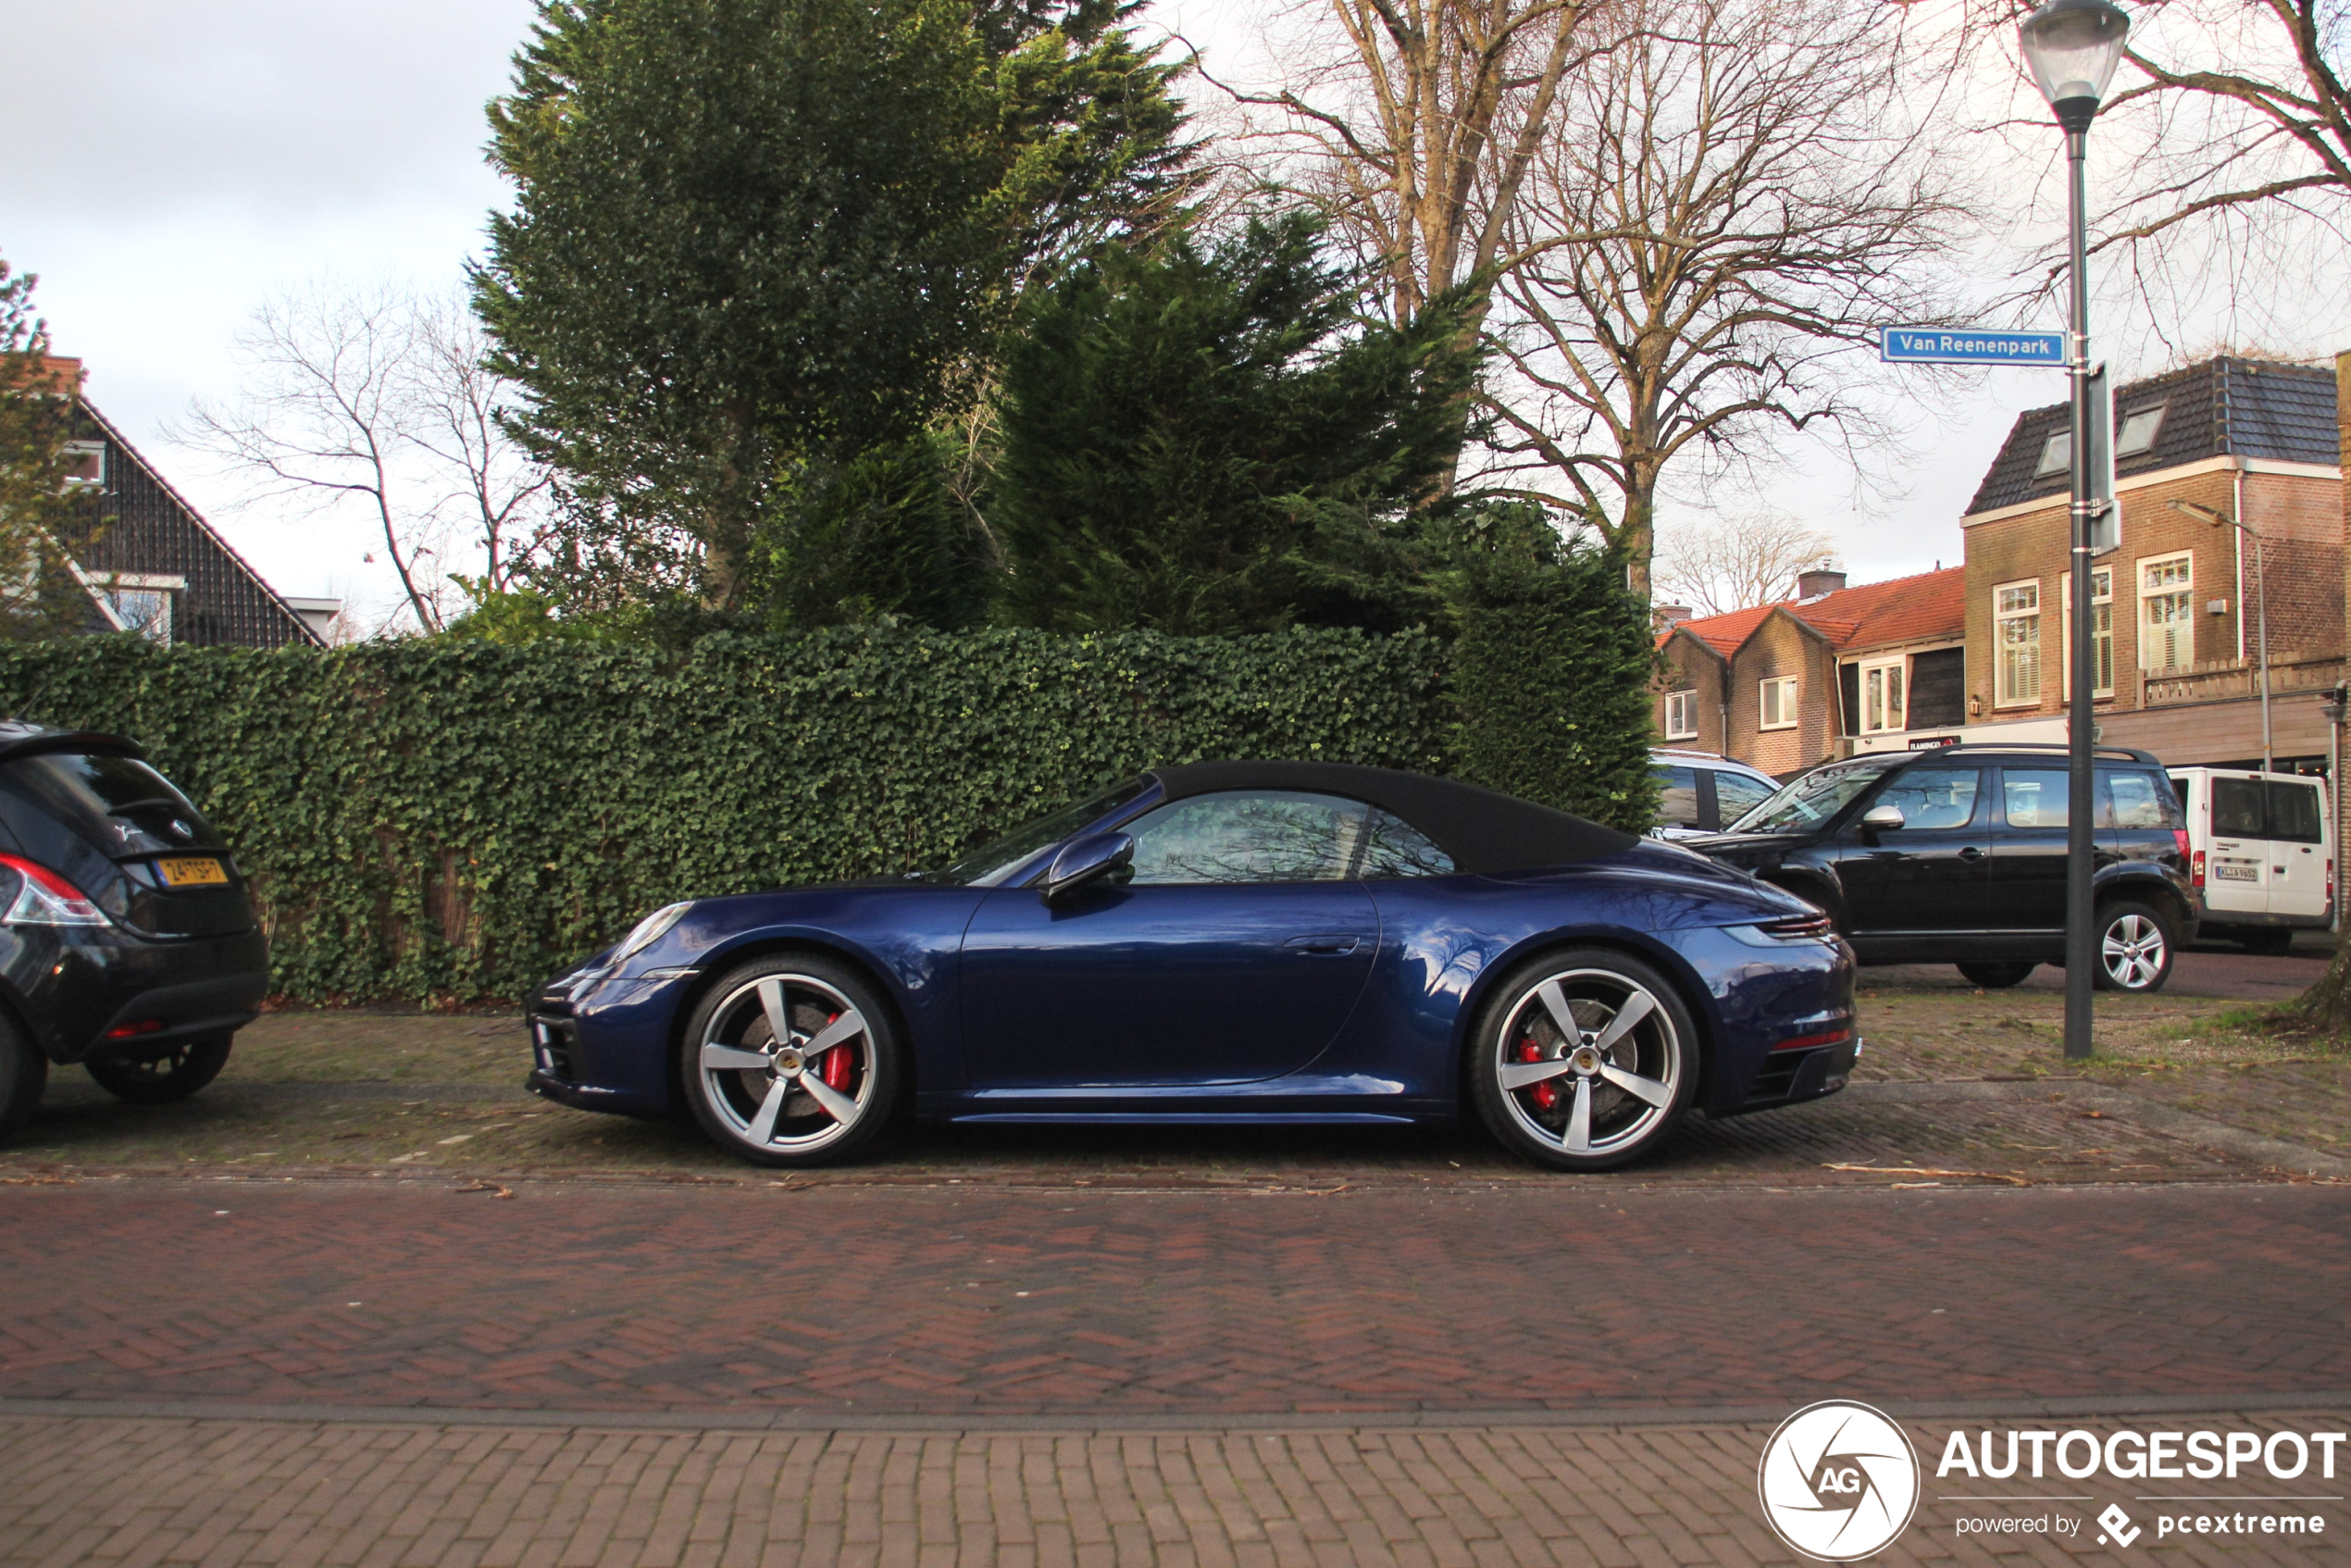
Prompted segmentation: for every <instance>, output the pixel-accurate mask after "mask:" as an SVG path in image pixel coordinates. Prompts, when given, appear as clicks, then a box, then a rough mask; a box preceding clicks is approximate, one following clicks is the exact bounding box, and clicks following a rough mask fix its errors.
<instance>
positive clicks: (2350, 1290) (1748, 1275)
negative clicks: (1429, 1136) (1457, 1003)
mask: <svg viewBox="0 0 2351 1568" xmlns="http://www.w3.org/2000/svg"><path fill="white" fill-rule="evenodd" d="M220 1210H226V1211H227V1213H217V1212H216V1211H220ZM0 1279H6V1281H7V1282H8V1288H7V1292H6V1295H7V1305H8V1310H7V1312H6V1313H5V1314H0V1395H8V1396H16V1397H19V1398H26V1397H31V1398H71V1399H170V1400H237V1401H267V1402H271V1403H280V1404H295V1405H299V1404H303V1403H332V1404H342V1405H367V1404H379V1405H380V1404H394V1405H435V1406H442V1407H476V1408H481V1407H506V1408H552V1409H575V1410H576V1409H598V1408H601V1409H607V1410H628V1411H651V1410H673V1411H690V1412H725V1411H728V1410H730V1409H732V1410H740V1411H745V1412H752V1411H757V1412H776V1411H791V1412H802V1413H803V1414H804V1415H806V1416H808V1417H810V1418H812V1419H813V1420H815V1421H827V1420H832V1419H835V1418H838V1417H840V1416H843V1415H868V1414H875V1413H888V1412H912V1413H928V1414H944V1415H949V1416H952V1417H956V1418H959V1419H971V1420H979V1421H985V1420H988V1419H990V1418H994V1417H999V1416H1003V1415H1009V1414H1014V1413H1022V1412H1043V1413H1048V1414H1058V1415H1064V1416H1075V1415H1078V1414H1085V1415H1087V1416H1088V1418H1094V1419H1100V1418H1103V1417H1106V1416H1113V1415H1122V1414H1123V1415H1146V1414H1164V1415H1176V1416H1184V1415H1191V1416H1200V1415H1203V1414H1205V1415H1210V1416H1213V1417H1214V1418H1216V1419H1219V1420H1223V1419H1226V1418H1228V1417H1231V1416H1233V1415H1237V1414H1240V1413H1246V1412H1259V1413H1264V1414H1280V1413H1283V1412H1356V1413H1359V1414H1362V1415H1365V1416H1370V1415H1373V1414H1375V1413H1376V1412H1410V1411H1417V1412H1442V1411H1462V1410H1473V1411H1482V1412H1492V1411H1500V1410H1511V1409H1515V1410H1520V1411H1527V1412H1540V1411H1543V1410H1574V1411H1586V1412H1587V1411H1590V1410H1593V1409H1595V1408H1607V1407H1611V1406H1614V1407H1618V1408H1625V1407H1641V1408H1654V1407H1662V1406H1673V1405H1707V1406H1716V1405H1721V1404H1723V1403H1726V1402H1752V1403H1778V1404H1786V1405H1794V1404H1797V1403H1802V1402H1806V1401H1809V1400H1813V1399H1817V1398H1821V1397H1823V1396H1827V1395H1844V1396H1847V1397H1854V1398H1862V1399H1870V1398H1877V1399H1882V1400H1973V1399H2015V1398H2026V1397H2030V1398H2046V1399H2064V1398H2091V1397H2106V1396H2158V1395H2159V1396H2171V1397H2180V1398H2209V1399H2212V1400H2229V1399H2233V1398H2250V1397H2254V1396H2257V1395H2289V1396H2290V1395H2316V1394H2319V1393H2321V1392H2325V1393H2330V1394H2331V1393H2332V1392H2334V1391H2337V1390H2345V1389H2351V1337H2347V1336H2346V1335H2345V1301H2346V1300H2351V1188H2339V1187H2313V1186H2283V1185H2267V1186H2248V1185H2237V1186H2229V1187H2208V1188H2195V1187H2165V1188H2121V1189H2114V1188H2074V1189H2067V1188H2032V1189H2026V1190H1983V1189H1962V1188H1934V1189H1927V1190H1916V1191H1887V1190H1875V1191H1859V1190H1841V1191H1821V1190H1814V1191H1809V1192H1803V1193H1796V1194H1784V1193H1773V1192H1770V1191H1694V1190H1691V1189H1687V1188H1682V1189H1653V1190H1647V1191H1643V1190H1638V1189H1631V1190H1620V1191H1617V1192H1613V1193H1611V1192H1608V1191H1605V1190H1599V1189H1595V1188H1574V1189H1562V1190H1554V1191H1543V1190H1537V1189H1527V1188H1499V1189H1490V1190H1477V1189H1466V1190H1465V1189H1461V1188H1453V1189H1443V1190H1432V1191H1413V1190H1410V1189H1399V1188H1375V1189H1372V1190H1368V1191H1363V1192H1339V1193H1337V1194H1335V1195H1331V1196H1314V1195H1311V1194H1306V1193H1299V1192H1288V1193H1280V1194H1274V1195H1266V1196H1260V1195H1249V1194H1233V1195H1211V1194H1199V1193H1139V1192H1138V1193H1125V1194H1104V1193H1095V1192H1084V1191H1074V1190H1070V1189H1067V1188H1059V1189H1054V1188H1043V1189H1019V1188H979V1189H962V1190H959V1189H958V1188H953V1187H935V1188H910V1189H889V1188H811V1189H804V1190H796V1189H792V1188H785V1187H773V1188H761V1189H745V1188H715V1189H699V1190H698V1189H682V1190H681V1189H678V1188H651V1187H636V1188H595V1187H585V1186H563V1185H558V1184H552V1183H551V1184H540V1185H531V1184H526V1185H524V1186H522V1187H520V1188H516V1196H515V1197H514V1198H513V1199H511V1200H505V1199H501V1198H499V1197H496V1196H494V1195H493V1194H492V1193H491V1192H486V1191H464V1190H457V1189H453V1188H450V1187H448V1186H443V1185H438V1184H436V1185H434V1186H431V1187H426V1186H422V1185H409V1184H395V1183H392V1182H389V1181H387V1182H382V1183H377V1184H369V1183H365V1182H358V1183H348V1184H336V1183H324V1182H292V1181H281V1182H251V1183H230V1182H220V1181H186V1182H156V1181H146V1182H131V1181H124V1182H115V1183H105V1182H97V1183H85V1184H82V1185H79V1186H62V1187H31V1188H8V1189H6V1195H5V1201H0Z"/></svg>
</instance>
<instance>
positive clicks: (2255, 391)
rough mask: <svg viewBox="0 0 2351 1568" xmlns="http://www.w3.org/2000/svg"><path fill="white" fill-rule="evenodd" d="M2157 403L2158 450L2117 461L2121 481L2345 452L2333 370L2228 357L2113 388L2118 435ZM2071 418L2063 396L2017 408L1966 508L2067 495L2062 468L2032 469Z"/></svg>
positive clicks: (2321, 459)
mask: <svg viewBox="0 0 2351 1568" xmlns="http://www.w3.org/2000/svg"><path fill="white" fill-rule="evenodd" d="M2158 404H2159V405H2161V407H2162V409H2163V423H2162V424H2161V425H2160V426H2159V427H2158V429H2157V430H2156V437H2155V446H2154V448H2153V450H2151V451H2148V452H2144V453H2140V454H2136V455H2134V456H2130V457H2124V458H2121V460H2119V461H2118V462H2117V463H2116V464H2115V475H2116V477H2117V478H2122V477H2126V476H2128V475H2132V474H2142V473H2147V472H2150V471H2152V470H2154V469H2157V468H2173V467H2179V466H2180V465H2182V464H2183V463H2194V462H2196V461H2198V460H2199V459H2202V458H2206V457H2220V456H2224V455H2226V454H2231V453H2234V454H2238V455H2240V456H2245V457H2261V458H2268V459H2270V460H2273V461H2277V462H2284V463H2324V464H2333V463H2337V462H2340V461H2341V459H2342V449H2341V446H2340V444H2339V440H2340V438H2339V436H2338V434H2337V432H2336V429H2335V422H2334V372H2333V371H2332V370H2320V369H2312V368H2311V367H2307V366H2303V365H2281V364H2276V363H2273V362H2270V361H2267V360H2258V359H2234V358H2230V357H2227V356H2223V357H2221V358H2218V359H2209V360H2207V361H2205V362H2204V363H2203V364H2201V365H2191V366H2189V367H2187V368H2186V369H2184V370H2174V371H2172V372H2171V373H2170V374H2168V375H2163V376H2151V377H2149V378H2148V379H2147V380H2144V381H2133V382H2132V383H2131V384H2130V385H2128V386H2125V387H2123V388H2121V389H2120V390H2119V391H2117V392H2115V394H2114V421H2115V427H2116V433H2117V434H2118V435H2119V434H2120V433H2121V426H2122V424H2123V422H2124V421H2125V420H2127V419H2128V418H2129V417H2131V416H2132V415H2133V414H2135V413H2138V412H2140V411H2141V410H2143V409H2147V408H2153V407H2156V406H2158ZM2069 417H2070V412H2069V409H2068V407H2067V405H2066V404H2062V403H2058V404H2050V405H2049V406H2048V407H2046V408H2034V409H2028V410H2026V411H2025V412H2024V413H2022V414H2020V415H2018V416H2017V420H2016V424H2015V426H2014V427H2013V428H2012V429H2009V439H2008V440H2007V442H2004V443H2002V445H2001V447H2000V454H1999V455H1998V456H1996V457H1995V458H1994V459H1993V460H1992V467H1990V468H1989V469H1987V470H1985V472H1984V482H1983V483H1982V484H1981V485H1979V486H1978V487H1977V488H1976V492H1975V499H1973V500H1972V501H1970V502H1969V503H1968V505H1967V511H1968V515H1969V516H1973V515H1974V514H1975V513H1978V512H1989V511H1993V510H1995V509H1996V508H1998V507H2001V506H2012V505H2014V504H2017V503H2018V502H2021V501H2032V500H2034V499H2036V498H2038V497H2041V496H2056V495H2063V494H2065V493H2066V492H2067V489H2068V487H2069V485H2070V484H2071V480H2070V479H2069V477H2068V476H2067V475H2066V474H2065V473H2064V472H2062V471H2060V472H2059V473H2055V474H2050V475H2048V476H2046V477H2045V478H2035V477H2034V469H2035V468H2037V467H2040V463H2041V451H2042V448H2043V447H2045V446H2046V444H2047V443H2048V439H2049V438H2050V437H2051V436H2053V435H2057V434H2059V433H2060V432H2061V431H2063V430H2064V429H2066V427H2067V421H2068V419H2069Z"/></svg>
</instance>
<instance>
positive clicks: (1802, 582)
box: [1796, 566, 1845, 599]
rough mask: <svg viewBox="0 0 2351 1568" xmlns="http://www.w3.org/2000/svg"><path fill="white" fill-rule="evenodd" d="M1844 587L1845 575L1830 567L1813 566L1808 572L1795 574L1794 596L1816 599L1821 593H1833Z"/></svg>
mask: <svg viewBox="0 0 2351 1568" xmlns="http://www.w3.org/2000/svg"><path fill="white" fill-rule="evenodd" d="M1844 586H1845V574H1844V573H1843V572H1841V571H1838V570H1836V569H1835V568H1834V567H1831V566H1815V567H1813V568H1812V569H1811V570H1810V571H1809V572H1798V573H1797V574H1796V596H1797V598H1798V599H1818V598H1819V597H1820V596H1821V595H1822V594H1823V593H1835V592H1836V591H1838V590H1839V589H1841V588H1843V587H1844Z"/></svg>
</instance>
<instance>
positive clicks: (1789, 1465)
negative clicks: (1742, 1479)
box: [1755, 1400, 1919, 1562]
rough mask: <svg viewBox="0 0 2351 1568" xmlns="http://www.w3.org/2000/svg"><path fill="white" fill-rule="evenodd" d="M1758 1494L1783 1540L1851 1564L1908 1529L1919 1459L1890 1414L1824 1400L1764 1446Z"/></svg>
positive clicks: (1818, 1555)
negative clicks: (1890, 1417) (1888, 1415)
mask: <svg viewBox="0 0 2351 1568" xmlns="http://www.w3.org/2000/svg"><path fill="white" fill-rule="evenodd" d="M1755 1487H1756V1490H1757V1492H1758V1493H1760V1495H1761V1497H1762V1499H1763V1517H1764V1518H1765V1519H1767V1520H1769V1521H1770V1522H1771V1525H1772V1528H1773V1529H1774V1530H1776V1531H1778V1532H1779V1536H1780V1539H1782V1540H1784V1541H1785V1542H1787V1544H1788V1545H1790V1546H1792V1547H1794V1548H1795V1549H1797V1551H1799V1552H1801V1553H1803V1554H1804V1555H1805V1556H1807V1557H1810V1558H1815V1559H1818V1560H1819V1561H1821V1562H1852V1561H1853V1560H1854V1559H1856V1558H1860V1557H1867V1556H1869V1555H1870V1554H1871V1553H1872V1552H1876V1551H1881V1550H1883V1549H1885V1547H1886V1546H1887V1545H1888V1544H1890V1543H1891V1542H1892V1541H1893V1539H1894V1537H1897V1536H1898V1535H1900V1534H1901V1533H1902V1532H1903V1531H1904V1530H1905V1529H1907V1528H1908V1527H1909V1523H1910V1514H1911V1513H1912V1512H1914V1511H1915V1510H1916V1509H1917V1507H1918V1505H1919V1456H1918V1454H1917V1453H1916V1452H1915V1451H1913V1450H1912V1449H1911V1448H1910V1439H1909V1437H1905V1436H1904V1435H1903V1432H1902V1428H1900V1427H1899V1426H1897V1425H1895V1424H1894V1423H1893V1422H1892V1421H1891V1420H1890V1419H1888V1418H1887V1417H1886V1416H1885V1415H1884V1414H1883V1413H1881V1412H1877V1411H1874V1410H1872V1409H1871V1408H1870V1407H1869V1406H1867V1405H1857V1404H1853V1403H1851V1402H1849V1401H1847V1400H1822V1401H1821V1402H1820V1403H1819V1404H1816V1405H1807V1406H1805V1407H1804V1408H1803V1409H1802V1410H1799V1411H1797V1412H1796V1413H1795V1414H1794V1415H1791V1416H1789V1417H1788V1418H1787V1419H1786V1420H1785V1421H1783V1422H1781V1423H1780V1429H1779V1430H1778V1431H1776V1432H1774V1433H1773V1434H1772V1440H1771V1441H1770V1442H1768V1443H1766V1444H1764V1445H1763V1462H1762V1463H1761V1464H1760V1466H1758V1467H1757V1470H1756V1476H1755Z"/></svg>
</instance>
